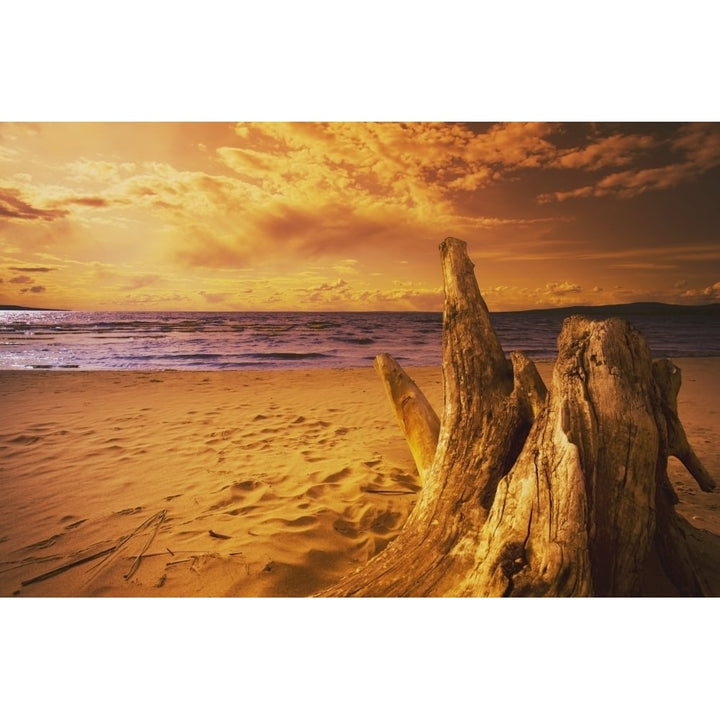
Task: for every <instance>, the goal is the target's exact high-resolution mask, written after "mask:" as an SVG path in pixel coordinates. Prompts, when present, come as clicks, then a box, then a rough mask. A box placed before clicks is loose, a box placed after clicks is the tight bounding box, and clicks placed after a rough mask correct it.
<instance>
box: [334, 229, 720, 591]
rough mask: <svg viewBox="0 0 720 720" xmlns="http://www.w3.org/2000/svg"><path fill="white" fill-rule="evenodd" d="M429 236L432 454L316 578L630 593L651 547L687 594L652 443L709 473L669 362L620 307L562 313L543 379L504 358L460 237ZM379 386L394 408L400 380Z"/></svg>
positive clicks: (681, 541) (370, 584)
mask: <svg viewBox="0 0 720 720" xmlns="http://www.w3.org/2000/svg"><path fill="white" fill-rule="evenodd" d="M440 251H441V260H442V267H443V276H444V282H445V307H444V324H443V378H444V391H445V400H444V407H443V415H442V421H441V424H440V433H439V436H438V444H437V450H436V452H435V454H434V460H433V462H432V466H431V467H430V469H429V470H428V471H427V474H426V481H425V483H424V487H423V490H422V494H421V496H420V498H419V500H418V503H417V504H416V506H415V508H414V509H413V511H412V512H411V514H410V516H409V518H408V520H407V523H406V525H405V527H404V528H403V531H402V532H401V533H400V535H399V536H398V537H397V538H396V540H395V541H393V542H392V543H391V544H389V545H388V546H387V547H386V548H385V550H384V551H383V552H381V553H380V554H379V555H377V556H375V557H374V558H372V559H371V560H370V561H369V562H368V563H367V565H366V566H364V567H363V568H361V569H359V570H358V571H357V572H356V573H355V574H353V575H351V576H349V577H346V578H344V579H343V580H341V581H340V582H339V583H338V584H337V585H335V586H333V587H332V588H330V589H329V590H327V591H326V592H325V593H323V594H324V595H394V596H397V595H452V596H463V595H465V596H468V595H472V596H525V595H531V596H568V595H585V596H587V595H601V596H625V595H637V594H640V593H641V592H642V588H643V581H644V578H645V576H646V575H647V568H648V567H649V566H650V563H651V562H652V563H653V566H659V567H661V568H662V569H663V571H664V572H665V574H666V575H667V579H668V580H669V582H670V583H671V584H672V585H673V587H675V588H676V590H677V593H678V594H688V595H699V594H703V593H704V592H705V586H704V583H703V581H702V578H700V577H699V576H698V574H697V572H696V571H695V569H694V567H693V563H692V560H691V557H690V553H689V550H688V547H687V543H686V539H685V535H684V532H683V529H682V526H681V523H680V522H679V517H678V516H677V514H676V513H675V509H674V503H675V502H676V497H675V495H674V492H673V490H672V486H671V484H670V482H669V480H668V476H667V459H668V455H669V454H676V455H677V456H678V457H679V458H680V459H681V460H682V461H683V462H684V463H685V465H686V467H687V468H688V470H689V471H690V472H691V473H692V474H693V476H694V477H695V478H696V479H697V480H698V483H699V484H700V486H701V487H702V488H703V489H705V490H710V489H711V488H713V487H714V483H713V481H712V478H710V476H709V475H708V474H707V471H706V470H705V469H704V467H703V466H702V464H701V463H700V461H699V460H698V459H697V457H696V456H695V454H694V452H693V451H692V449H691V448H690V445H689V443H688V442H687V437H686V435H685V432H684V430H683V428H682V424H681V423H680V420H679V418H678V416H677V402H676V398H677V392H678V390H679V387H680V376H679V371H677V368H675V366H673V365H672V364H671V363H669V364H668V362H655V363H653V361H652V358H651V355H650V351H649V349H648V346H647V344H646V342H645V340H644V338H643V337H642V336H641V334H640V333H639V332H638V331H637V330H636V329H634V328H633V327H632V326H630V325H628V324H627V323H625V322H623V321H621V320H618V319H610V320H605V321H601V322H593V321H590V320H587V319H584V318H581V317H572V318H569V319H568V320H566V322H565V324H564V326H563V329H562V332H561V334H560V337H559V338H558V359H557V362H556V364H555V367H554V371H553V381H552V385H551V388H550V391H549V392H547V391H546V389H545V386H544V385H543V383H542V380H541V379H540V377H539V375H538V373H537V370H536V368H535V366H534V364H533V363H532V362H531V361H529V360H528V359H527V358H525V357H524V356H523V355H521V354H519V353H511V356H510V359H509V360H508V359H506V358H505V354H504V352H503V351H502V347H501V346H500V343H499V341H498V339H497V336H496V334H495V332H494V330H493V328H492V326H491V324H490V318H489V313H488V311H487V307H486V305H485V303H484V301H483V299H482V296H481V295H480V291H479V289H478V286H477V282H476V280H475V276H474V272H473V266H472V263H471V262H470V260H469V258H468V255H467V251H466V246H465V243H464V242H462V241H460V240H457V239H454V238H448V239H446V240H445V241H444V242H443V243H442V244H441V246H440ZM381 362H383V363H388V366H390V363H389V361H388V360H387V359H385V360H382V361H381ZM395 365H396V364H395ZM392 367H393V372H398V373H399V372H402V371H401V370H400V369H399V366H398V367H397V368H395V366H394V365H392ZM398 377H402V376H401V375H398ZM404 383H405V380H404V379H403V381H402V382H398V383H397V385H398V387H399V388H402V387H404V386H405V385H404ZM413 392H414V390H413ZM391 401H392V402H393V404H394V407H395V409H396V410H398V402H400V403H401V402H402V393H399V394H398V393H397V392H396V393H395V394H394V395H393V394H392V393H391ZM422 424H424V421H420V425H422ZM658 561H659V562H658Z"/></svg>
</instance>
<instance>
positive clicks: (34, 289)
mask: <svg viewBox="0 0 720 720" xmlns="http://www.w3.org/2000/svg"><path fill="white" fill-rule="evenodd" d="M20 292H22V293H26V292H31V293H44V292H45V287H44V286H43V285H33V286H32V287H31V288H23V289H22V290H21V291H20Z"/></svg>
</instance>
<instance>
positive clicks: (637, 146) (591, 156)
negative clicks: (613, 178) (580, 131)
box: [549, 134, 658, 171]
mask: <svg viewBox="0 0 720 720" xmlns="http://www.w3.org/2000/svg"><path fill="white" fill-rule="evenodd" d="M657 145H658V140H657V139H656V138H654V137H652V136H651V135H621V134H614V135H610V136H608V137H605V138H600V139H599V140H596V141H595V142H592V143H589V144H588V145H586V146H585V147H577V148H571V149H569V150H564V151H563V150H561V151H560V152H559V154H558V157H557V158H556V159H555V160H553V161H552V162H550V163H549V165H550V166H551V167H558V168H566V169H576V170H586V171H595V170H600V169H602V168H605V167H610V166H616V167H617V166H622V165H629V164H630V163H632V162H634V161H636V160H637V158H638V156H640V155H642V154H643V153H646V152H647V151H648V150H651V149H653V148H655V147H657Z"/></svg>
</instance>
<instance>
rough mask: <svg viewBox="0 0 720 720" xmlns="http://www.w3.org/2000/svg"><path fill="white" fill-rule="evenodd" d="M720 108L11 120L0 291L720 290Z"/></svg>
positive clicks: (364, 301)
mask: <svg viewBox="0 0 720 720" xmlns="http://www.w3.org/2000/svg"><path fill="white" fill-rule="evenodd" d="M719 227H720V124H707V125H706V124H667V123H644V124H632V123H625V124H622V123H621V124H617V123H599V124H589V123H564V124H536V123H528V124H526V123H509V124H491V123H483V124H463V123H459V124H454V123H439V124H424V123H407V124H403V123H381V124H375V123H329V124H322V123H299V124H283V123H270V124H261V123H249V124H237V125H236V124H225V123H205V124H191V123H149V124H133V123H46V124H29V123H25V124H23V123H20V124H2V125H0V303H2V304H18V305H30V306H36V307H61V308H68V309H88V310H93V309H100V310H159V309H168V310H172V309H175V310H285V309H297V310H440V309H441V303H442V290H441V274H440V265H439V258H438V250H437V247H438V244H439V243H440V241H441V240H442V239H443V238H444V237H446V236H448V235H454V236H456V237H460V238H463V239H464V240H466V241H467V242H468V246H469V250H470V255H471V257H472V259H473V260H474V262H475V265H476V274H477V277H478V280H479V283H480V287H481V290H482V292H483V294H484V296H485V299H486V301H487V303H488V306H489V307H490V309H491V310H511V309H524V308H532V307H548V306H554V305H575V304H594V305H596V304H605V303H615V302H632V301H637V300H656V301H662V302H679V303H704V302H713V301H718V300H720V242H718V228H719Z"/></svg>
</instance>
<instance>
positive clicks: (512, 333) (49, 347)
mask: <svg viewBox="0 0 720 720" xmlns="http://www.w3.org/2000/svg"><path fill="white" fill-rule="evenodd" d="M577 313H579V314H583V315H586V316H588V317H592V318H595V319H601V318H605V317H622V318H624V319H626V320H628V321H629V322H631V323H632V324H634V325H635V326H636V327H637V328H638V329H639V330H640V331H641V332H643V334H644V335H645V337H646V339H647V341H648V344H649V346H650V349H651V352H652V354H653V356H655V357H671V358H672V357H697V356H700V357H702V356H720V305H717V304H715V305H707V306H696V307H686V306H682V307H681V306H668V305H658V304H643V305H637V304H636V305H626V306H622V305H621V306H606V307H602V308H588V307H585V308H566V309H557V308H554V309H550V310H532V311H525V312H507V313H492V314H491V318H492V323H493V327H494V328H495V330H496V332H497V334H498V336H499V338H500V342H501V343H502V345H503V348H504V349H505V351H506V352H510V351H511V350H519V351H522V352H524V353H526V354H527V355H528V356H529V357H530V358H531V359H534V360H552V359H554V358H555V357H556V356H557V337H558V334H559V332H560V329H561V327H562V323H563V320H564V319H565V318H566V317H567V316H568V315H570V314H577ZM379 353H390V354H391V355H393V357H395V358H396V359H397V360H398V362H400V364H401V365H405V366H408V367H411V366H416V367H417V366H426V365H438V364H439V363H440V361H441V356H442V315H441V314H440V313H421V312H353V313H345V312H318V313H312V312H143V313H123V312H111V313H108V312H74V311H21V310H14V311H0V369H27V368H51V369H83V370H243V369H273V370H276V369H302V368H352V367H370V366H371V365H372V362H373V359H374V358H375V356H376V355H377V354H379Z"/></svg>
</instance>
